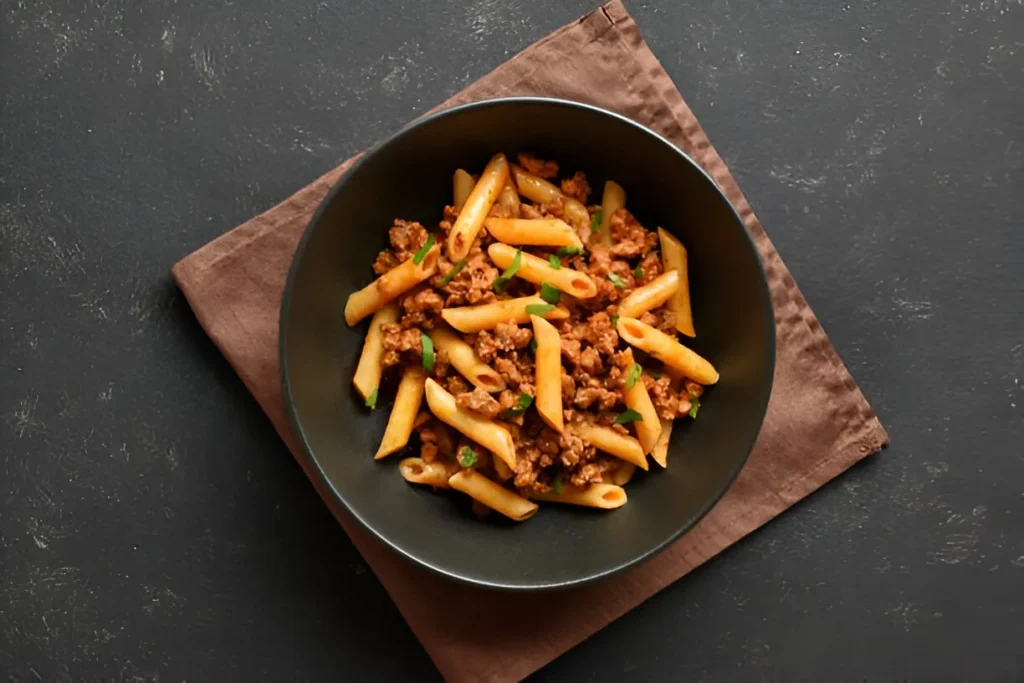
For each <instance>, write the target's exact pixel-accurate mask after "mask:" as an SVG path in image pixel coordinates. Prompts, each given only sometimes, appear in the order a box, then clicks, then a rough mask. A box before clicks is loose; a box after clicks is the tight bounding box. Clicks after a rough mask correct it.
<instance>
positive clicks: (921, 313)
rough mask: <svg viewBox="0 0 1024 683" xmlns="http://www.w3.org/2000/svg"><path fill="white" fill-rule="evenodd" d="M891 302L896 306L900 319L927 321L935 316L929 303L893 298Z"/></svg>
mask: <svg viewBox="0 0 1024 683" xmlns="http://www.w3.org/2000/svg"><path fill="white" fill-rule="evenodd" d="M892 302H893V303H894V304H896V306H897V307H898V309H899V311H900V312H901V313H902V317H903V318H906V319H907V320H928V319H929V318H931V317H932V316H933V315H935V313H934V311H932V302H930V301H910V300H907V299H901V298H899V297H893V300H892Z"/></svg>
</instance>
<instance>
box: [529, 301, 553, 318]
mask: <svg viewBox="0 0 1024 683" xmlns="http://www.w3.org/2000/svg"><path fill="white" fill-rule="evenodd" d="M553 310H555V307H554V305H553V304H530V305H529V306H527V307H526V315H539V316H545V315H547V314H548V313H550V312H551V311H553Z"/></svg>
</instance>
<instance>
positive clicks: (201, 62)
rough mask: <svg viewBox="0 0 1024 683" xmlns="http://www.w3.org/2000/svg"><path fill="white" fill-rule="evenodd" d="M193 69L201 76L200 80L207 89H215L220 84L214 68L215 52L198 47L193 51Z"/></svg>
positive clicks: (207, 48)
mask: <svg viewBox="0 0 1024 683" xmlns="http://www.w3.org/2000/svg"><path fill="white" fill-rule="evenodd" d="M192 68H193V69H195V71H196V73H197V74H199V80H200V81H201V82H202V83H203V85H205V86H206V87H207V88H211V89H212V88H213V87H214V86H216V85H217V84H218V83H219V82H220V78H219V76H218V75H217V71H216V69H215V68H214V56H213V50H212V49H211V48H210V47H209V46H208V45H207V46H200V45H197V46H195V47H194V49H193V50H192Z"/></svg>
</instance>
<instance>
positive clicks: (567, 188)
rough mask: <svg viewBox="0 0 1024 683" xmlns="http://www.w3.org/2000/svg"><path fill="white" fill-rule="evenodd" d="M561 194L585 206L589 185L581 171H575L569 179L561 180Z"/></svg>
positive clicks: (588, 194)
mask: <svg viewBox="0 0 1024 683" xmlns="http://www.w3.org/2000/svg"><path fill="white" fill-rule="evenodd" d="M562 194H564V195H566V196H569V197H572V198H573V199H576V200H578V201H580V202H582V203H583V204H586V203H587V199H588V198H589V197H590V184H589V183H588V182H587V175H586V174H585V173H583V171H576V172H575V173H573V174H572V177H571V178H565V179H564V180H562Z"/></svg>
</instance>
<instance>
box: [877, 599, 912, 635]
mask: <svg viewBox="0 0 1024 683" xmlns="http://www.w3.org/2000/svg"><path fill="white" fill-rule="evenodd" d="M885 613H886V614H887V615H888V616H889V619H890V620H891V621H892V623H893V624H895V625H896V626H899V627H900V628H902V629H903V630H904V631H905V632H909V631H910V629H911V628H913V626H914V624H916V623H917V617H918V615H919V614H920V610H918V608H917V607H916V606H915V605H914V604H913V603H909V602H901V603H900V604H898V605H895V606H893V607H890V608H889V609H887V610H886V611H885Z"/></svg>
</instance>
